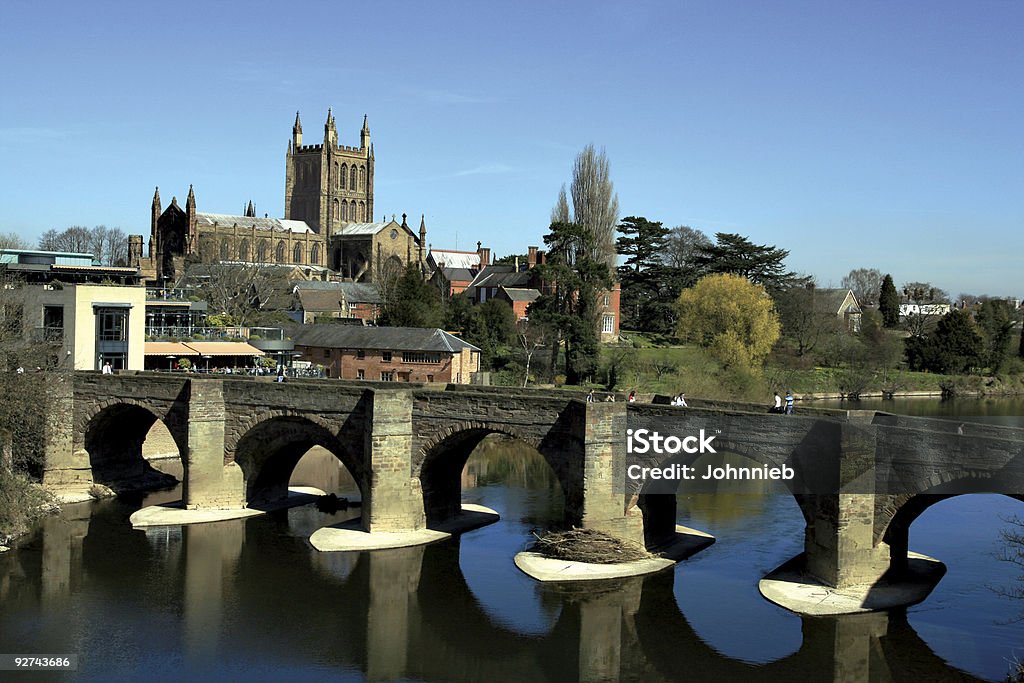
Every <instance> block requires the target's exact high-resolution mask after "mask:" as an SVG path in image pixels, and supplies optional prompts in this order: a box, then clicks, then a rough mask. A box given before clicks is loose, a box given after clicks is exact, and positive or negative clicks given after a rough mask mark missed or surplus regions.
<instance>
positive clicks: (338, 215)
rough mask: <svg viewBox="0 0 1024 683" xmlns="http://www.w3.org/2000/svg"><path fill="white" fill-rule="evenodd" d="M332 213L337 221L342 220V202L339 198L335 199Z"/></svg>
mask: <svg viewBox="0 0 1024 683" xmlns="http://www.w3.org/2000/svg"><path fill="white" fill-rule="evenodd" d="M331 215H332V216H333V217H334V222H335V223H337V222H339V221H341V203H340V202H339V201H338V200H337V199H335V200H334V213H332V214H331Z"/></svg>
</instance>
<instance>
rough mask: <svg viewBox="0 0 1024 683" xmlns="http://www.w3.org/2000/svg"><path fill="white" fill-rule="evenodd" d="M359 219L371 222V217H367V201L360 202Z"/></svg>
mask: <svg viewBox="0 0 1024 683" xmlns="http://www.w3.org/2000/svg"><path fill="white" fill-rule="evenodd" d="M359 220H361V221H367V222H369V219H368V218H367V217H366V203H365V202H359Z"/></svg>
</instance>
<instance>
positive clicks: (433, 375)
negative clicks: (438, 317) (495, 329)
mask: <svg viewBox="0 0 1024 683" xmlns="http://www.w3.org/2000/svg"><path fill="white" fill-rule="evenodd" d="M295 350H296V352H297V353H299V354H301V356H300V358H301V359H302V360H304V361H309V362H310V363H313V364H314V365H322V366H323V367H324V371H325V373H326V374H327V376H328V377H339V378H341V379H362V380H373V381H381V382H450V383H454V384H469V382H470V379H471V377H472V375H473V373H474V372H479V370H480V349H479V348H477V347H476V346H473V345H472V344H468V343H466V342H464V341H462V340H461V339H459V338H458V337H456V336H454V335H451V334H448V333H447V332H445V331H444V330H439V329H430V328H419V327H355V326H350V325H330V324H327V325H307V326H305V327H303V328H301V329H300V330H299V331H298V332H297V333H296V334H295Z"/></svg>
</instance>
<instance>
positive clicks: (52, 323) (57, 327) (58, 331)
mask: <svg viewBox="0 0 1024 683" xmlns="http://www.w3.org/2000/svg"><path fill="white" fill-rule="evenodd" d="M43 335H44V339H45V341H51V342H59V341H64V307H63V306H43Z"/></svg>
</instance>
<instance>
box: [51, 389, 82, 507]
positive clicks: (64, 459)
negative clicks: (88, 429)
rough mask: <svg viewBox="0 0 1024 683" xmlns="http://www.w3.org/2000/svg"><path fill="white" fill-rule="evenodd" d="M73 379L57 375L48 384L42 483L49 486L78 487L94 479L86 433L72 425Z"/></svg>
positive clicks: (73, 423) (52, 487)
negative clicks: (87, 449) (48, 395)
mask: <svg viewBox="0 0 1024 683" xmlns="http://www.w3.org/2000/svg"><path fill="white" fill-rule="evenodd" d="M73 384H74V383H73V380H72V378H70V377H57V379H56V381H54V382H53V384H52V385H51V386H50V387H49V391H50V406H49V408H48V409H49V411H50V414H49V416H48V418H47V424H46V435H45V438H44V441H43V457H44V460H43V485H44V486H45V487H46V488H48V489H50V490H60V489H67V488H80V489H83V490H86V489H88V488H89V486H90V485H92V483H93V478H92V465H91V463H90V461H89V452H88V451H86V450H85V435H84V433H82V430H76V429H75V401H74V392H73Z"/></svg>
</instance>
